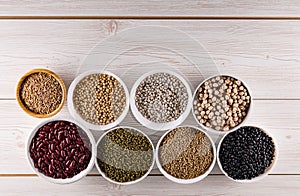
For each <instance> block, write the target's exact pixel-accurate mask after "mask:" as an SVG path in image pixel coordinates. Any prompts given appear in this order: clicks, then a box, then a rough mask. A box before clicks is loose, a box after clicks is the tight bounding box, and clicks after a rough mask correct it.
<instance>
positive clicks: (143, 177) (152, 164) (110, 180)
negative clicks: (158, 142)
mask: <svg viewBox="0 0 300 196" xmlns="http://www.w3.org/2000/svg"><path fill="white" fill-rule="evenodd" d="M116 129H131V130H134V131H137V132H139V133H141V134H142V135H143V136H145V137H146V138H147V139H148V141H149V142H150V144H151V146H152V149H153V154H152V163H151V166H150V167H149V169H148V171H147V172H146V173H145V174H144V175H143V176H142V177H140V178H138V179H136V180H134V181H129V182H117V181H115V180H112V179H110V178H109V177H107V176H106V174H105V173H104V172H102V170H101V169H100V167H99V164H98V160H97V158H96V160H95V165H96V168H97V170H98V172H99V173H100V174H101V176H102V177H103V178H104V179H105V180H107V181H109V182H111V183H114V184H118V185H132V184H136V183H138V182H140V181H142V180H144V179H145V178H146V177H147V176H148V175H149V173H150V172H151V171H152V169H153V167H154V164H155V147H154V145H153V142H152V141H151V139H150V138H149V136H148V135H146V134H145V133H144V132H142V131H141V130H139V129H137V128H134V127H130V126H118V127H114V128H112V129H110V130H108V131H106V132H105V133H103V134H102V135H101V137H100V138H99V139H98V141H97V143H96V148H97V150H98V145H99V143H100V141H101V140H102V139H103V138H104V137H105V136H106V135H107V134H108V133H110V132H112V131H114V130H116Z"/></svg>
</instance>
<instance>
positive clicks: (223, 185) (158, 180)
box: [0, 175, 300, 196]
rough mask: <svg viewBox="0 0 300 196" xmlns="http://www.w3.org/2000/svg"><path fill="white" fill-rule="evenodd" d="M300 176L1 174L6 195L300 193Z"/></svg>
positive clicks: (1, 184) (1, 181) (0, 180)
mask: <svg viewBox="0 0 300 196" xmlns="http://www.w3.org/2000/svg"><path fill="white" fill-rule="evenodd" d="M299 185H300V176H299V175H297V176H296V175H295V176H293V175H291V176H280V175H279V176H267V177H266V178H265V179H263V180H262V181H259V182H255V183H249V184H240V183H236V182H232V181H230V180H229V179H227V178H226V177H225V176H208V177H207V178H205V179H204V180H203V181H200V182H197V183H194V184H191V185H179V184H174V183H172V182H170V181H169V180H167V179H166V178H165V177H163V176H148V177H147V178H146V179H145V180H143V181H141V182H139V183H137V184H135V185H129V186H119V185H113V184H111V183H109V182H107V181H105V180H104V179H103V178H102V177H98V176H94V177H85V178H84V179H82V180H80V181H78V182H76V183H74V184H69V185H64V186H62V185H57V184H51V183H49V182H46V181H44V180H43V179H40V178H38V177H0V190H1V192H2V193H5V195H36V194H38V195H49V194H50V195H74V196H75V195H299V191H300V186H299Z"/></svg>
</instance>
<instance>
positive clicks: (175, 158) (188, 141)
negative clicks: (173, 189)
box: [158, 127, 214, 179]
mask: <svg viewBox="0 0 300 196" xmlns="http://www.w3.org/2000/svg"><path fill="white" fill-rule="evenodd" d="M212 148H213V147H212V144H211V142H210V139H209V138H208V137H207V136H206V135H205V134H204V133H203V132H202V131H200V130H197V129H195V128H192V127H179V128H175V129H173V130H172V131H171V132H169V133H168V134H167V135H166V136H165V137H164V138H163V140H162V141H161V143H160V146H159V155H158V156H159V160H160V164H161V165H162V167H163V169H164V170H165V171H166V172H167V173H168V174H170V175H172V176H174V177H176V178H179V179H192V178H196V177H198V176H201V175H202V174H204V173H205V172H206V171H207V170H208V169H209V167H210V166H211V164H212V162H213V159H214V153H213V150H212Z"/></svg>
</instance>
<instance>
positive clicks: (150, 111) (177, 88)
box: [130, 70, 192, 131]
mask: <svg viewBox="0 0 300 196" xmlns="http://www.w3.org/2000/svg"><path fill="white" fill-rule="evenodd" d="M130 107H131V110H132V113H133V115H134V117H135V118H136V119H137V121H138V122H140V123H141V124H142V125H143V126H145V127H147V128H149V129H152V130H157V131H160V130H168V129H172V128H174V127H176V126H178V125H180V124H181V123H182V122H183V121H184V120H185V119H186V118H187V116H188V115H189V113H190V110H191V107H192V92H191V89H190V86H189V84H188V82H187V81H186V80H185V79H184V78H183V77H182V76H181V75H180V74H178V73H176V72H174V71H170V70H154V71H151V72H148V73H145V74H144V75H142V76H141V77H140V78H139V79H138V80H137V81H136V82H135V84H134V85H133V87H132V89H131V93H130Z"/></svg>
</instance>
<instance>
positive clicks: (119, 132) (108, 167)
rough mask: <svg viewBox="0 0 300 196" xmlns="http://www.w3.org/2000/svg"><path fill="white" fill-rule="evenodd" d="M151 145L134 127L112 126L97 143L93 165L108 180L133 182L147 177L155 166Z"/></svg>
mask: <svg viewBox="0 0 300 196" xmlns="http://www.w3.org/2000/svg"><path fill="white" fill-rule="evenodd" d="M154 156H155V154H154V146H153V143H152V142H151V140H150V138H149V137H148V136H147V135H145V134H144V133H143V132H141V131H140V130H138V129H135V128H133V127H127V126H121V127H115V128H113V129H111V130H109V131H107V132H105V133H104V134H103V135H102V136H101V137H100V138H99V140H98V142H97V160H96V167H97V169H98V171H99V173H100V174H101V175H102V176H103V177H104V178H105V179H106V180H108V181H109V182H112V183H115V184H119V185H131V184H136V183H138V182H140V181H142V180H143V179H145V178H146V177H147V175H148V174H149V173H150V171H151V170H152V168H153V166H154V162H155V158H154Z"/></svg>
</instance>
